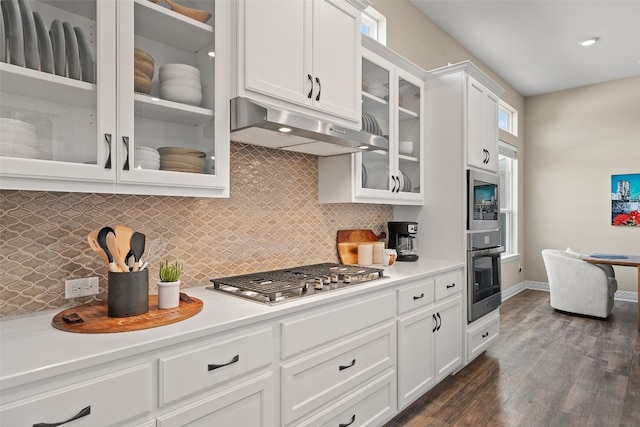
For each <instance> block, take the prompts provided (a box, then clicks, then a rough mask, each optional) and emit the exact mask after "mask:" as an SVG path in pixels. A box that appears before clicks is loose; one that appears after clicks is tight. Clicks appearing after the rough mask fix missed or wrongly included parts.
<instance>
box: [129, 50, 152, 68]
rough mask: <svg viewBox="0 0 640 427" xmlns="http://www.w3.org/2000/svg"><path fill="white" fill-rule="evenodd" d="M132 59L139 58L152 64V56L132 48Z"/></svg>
mask: <svg viewBox="0 0 640 427" xmlns="http://www.w3.org/2000/svg"><path fill="white" fill-rule="evenodd" d="M133 58H134V59H136V58H140V59H142V60H144V61H147V62H150V63H151V64H153V63H154V62H153V56H151V55H149V54H148V53H147V52H145V51H144V50H142V49H138V48H134V49H133Z"/></svg>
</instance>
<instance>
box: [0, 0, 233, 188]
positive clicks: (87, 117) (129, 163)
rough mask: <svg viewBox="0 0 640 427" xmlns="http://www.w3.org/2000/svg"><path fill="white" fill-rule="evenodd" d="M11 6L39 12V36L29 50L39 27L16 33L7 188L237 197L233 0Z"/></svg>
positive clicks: (4, 109)
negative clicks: (232, 189) (231, 78)
mask: <svg viewBox="0 0 640 427" xmlns="http://www.w3.org/2000/svg"><path fill="white" fill-rule="evenodd" d="M2 5H3V8H2V12H3V15H8V16H11V13H13V10H12V6H10V5H17V7H18V8H19V9H20V10H19V11H18V16H19V14H20V13H22V14H23V15H24V14H25V13H26V16H31V15H33V17H34V27H35V33H34V36H33V37H34V38H33V40H36V41H37V44H36V49H35V50H33V49H29V48H28V41H29V40H31V37H30V36H29V34H30V33H29V32H28V30H27V29H28V27H29V25H23V28H22V30H21V32H20V31H18V28H17V25H16V28H13V27H12V28H10V29H8V31H7V32H6V34H8V35H9V37H8V38H7V43H6V46H7V47H8V49H7V51H8V52H5V56H4V63H0V67H1V68H0V72H1V73H2V74H1V75H0V90H1V91H2V101H0V107H1V115H2V118H3V119H2V121H3V124H2V126H3V129H2V135H3V140H2V142H0V149H2V151H1V152H0V161H1V162H2V163H1V164H0V166H1V167H2V168H1V170H0V174H2V188H16V189H40V190H42V189H45V190H64V191H91V192H114V193H135V194H159V195H194V196H205V197H226V196H228V194H229V189H228V187H229V185H228V183H229V164H228V163H229V139H228V134H229V130H228V127H229V124H228V123H229V119H228V110H229V107H228V94H227V89H226V82H227V77H228V72H227V70H226V68H227V67H226V65H225V62H226V61H225V60H224V58H226V57H228V38H227V31H225V30H224V28H225V25H227V23H226V22H227V21H228V18H229V12H228V6H227V4H226V2H223V1H215V2H214V1H189V0H183V1H181V2H179V4H176V3H172V4H171V5H170V4H168V3H167V2H161V3H158V2H155V1H150V0H120V1H118V2H115V1H111V0H83V1H57V0H40V1H28V0H11V1H3V2H2ZM28 7H30V8H31V10H32V11H31V12H28V11H27V12H25V11H26V9H27V8H28ZM5 12H7V13H5ZM39 17H41V18H39ZM4 18H5V19H4V21H3V22H9V23H10V24H11V23H12V21H11V20H7V18H6V16H4ZM20 21H21V22H22V23H23V24H24V19H22V20H20V19H19V20H18V22H20ZM218 25H220V26H221V27H222V28H221V31H220V32H219V34H218V35H217V36H216V27H217V26H218ZM58 28H60V29H59V30H58ZM14 30H15V31H14ZM14 34H18V35H19V34H22V35H23V38H22V43H23V45H22V48H20V46H19V44H18V43H17V42H16V39H17V38H18V37H17V36H15V37H14V36H13V35H14ZM45 36H48V39H47V38H46V37H45ZM47 40H48V42H47ZM18 41H19V40H18ZM14 42H15V43H14ZM49 44H50V45H51V47H52V49H51V51H52V52H51V55H49V53H50V52H48V46H49ZM22 51H24V60H23V59H22V58H20V55H19V54H20V52H22ZM16 52H17V54H16ZM30 55H35V61H32V64H31V65H30V63H29V61H27V58H29V57H30ZM50 56H51V59H50ZM220 58H223V59H222V60H221V59H220ZM50 62H51V63H52V65H51V66H50V65H49V63H50ZM5 128H7V129H11V130H12V131H13V132H12V133H11V134H12V135H13V134H16V135H17V134H18V132H21V134H22V135H23V138H27V140H26V142H25V141H24V139H23V141H22V149H20V148H16V145H18V144H16V143H15V142H19V141H17V140H16V141H13V140H12V142H6V141H5V137H4V135H5ZM18 128H20V129H23V130H15V129H18ZM25 135H26V136H25ZM25 147H28V148H29V149H28V150H27V149H26V148H25ZM5 178H6V179H5ZM114 184H115V185H114Z"/></svg>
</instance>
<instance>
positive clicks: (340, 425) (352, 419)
mask: <svg viewBox="0 0 640 427" xmlns="http://www.w3.org/2000/svg"><path fill="white" fill-rule="evenodd" d="M355 421H356V414H353V415H352V416H351V421H349V422H348V423H341V424H338V427H347V426H350V425H351V424H353V423H354V422H355Z"/></svg>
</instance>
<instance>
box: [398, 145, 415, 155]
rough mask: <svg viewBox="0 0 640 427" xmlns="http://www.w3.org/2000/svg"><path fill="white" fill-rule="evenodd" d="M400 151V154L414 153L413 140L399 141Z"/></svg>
mask: <svg viewBox="0 0 640 427" xmlns="http://www.w3.org/2000/svg"><path fill="white" fill-rule="evenodd" d="M398 151H399V152H400V154H404V155H405V156H410V155H411V154H412V153H413V141H400V142H399V143H398Z"/></svg>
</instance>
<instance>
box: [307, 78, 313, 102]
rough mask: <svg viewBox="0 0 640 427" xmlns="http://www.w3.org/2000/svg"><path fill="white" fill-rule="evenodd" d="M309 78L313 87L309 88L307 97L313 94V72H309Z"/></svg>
mask: <svg viewBox="0 0 640 427" xmlns="http://www.w3.org/2000/svg"><path fill="white" fill-rule="evenodd" d="M307 78H308V79H309V83H311V89H310V90H309V94H308V95H307V98H309V99H311V96H312V95H313V77H311V74H307Z"/></svg>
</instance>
